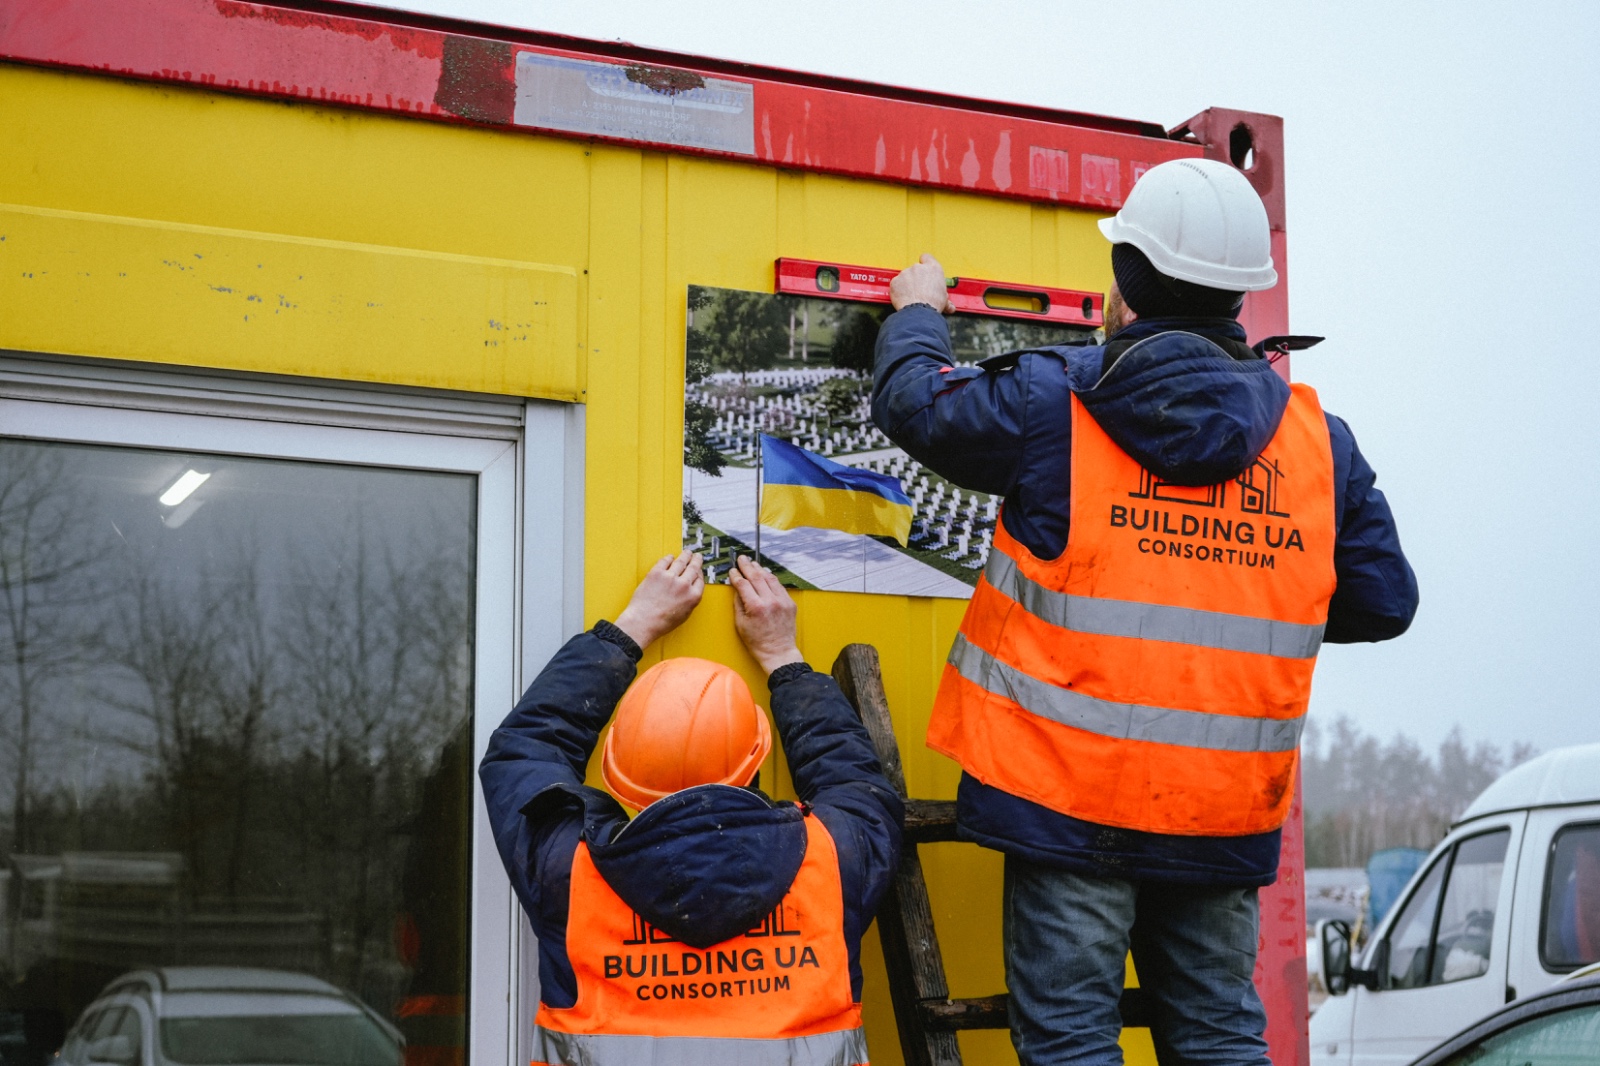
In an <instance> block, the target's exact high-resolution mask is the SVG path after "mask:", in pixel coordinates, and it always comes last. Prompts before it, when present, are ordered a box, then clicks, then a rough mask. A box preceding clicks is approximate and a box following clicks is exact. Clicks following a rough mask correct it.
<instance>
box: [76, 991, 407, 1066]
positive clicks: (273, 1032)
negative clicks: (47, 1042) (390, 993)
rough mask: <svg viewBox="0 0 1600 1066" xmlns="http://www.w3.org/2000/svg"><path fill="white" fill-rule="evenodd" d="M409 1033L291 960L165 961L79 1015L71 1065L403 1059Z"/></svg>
mask: <svg viewBox="0 0 1600 1066" xmlns="http://www.w3.org/2000/svg"><path fill="white" fill-rule="evenodd" d="M403 1050H404V1040H403V1038H402V1037H401V1035H400V1032H399V1030H397V1029H396V1028H395V1027H394V1026H393V1025H391V1024H389V1023H388V1022H387V1021H385V1020H384V1019H383V1018H382V1017H381V1016H379V1015H378V1014H377V1013H376V1012H375V1011H373V1010H372V1009H371V1008H370V1007H368V1006H367V1005H366V1004H365V1003H363V1002H361V1000H359V999H357V998H356V997H355V996H352V995H350V994H349V993H348V992H344V991H342V990H340V989H338V988H336V987H334V986H333V985H331V984H329V983H328V982H326V981H322V980H319V979H318V978H315V977H311V976H309V975H307V974H301V973H291V972H289V971H286V970H260V969H251V968H246V967H228V966H168V967H162V968H159V969H152V970H137V971H134V972H131V973H127V974H124V975H122V976H121V977H118V978H117V979H116V980H114V981H112V982H111V983H110V984H109V985H107V986H106V987H105V989H104V990H103V991H102V992H101V993H100V995H99V997H98V998H97V999H96V1000H95V1001H94V1002H93V1003H91V1004H90V1005H89V1006H88V1008H86V1009H85V1010H84V1012H83V1013H82V1014H81V1015H79V1017H78V1020H77V1022H76V1023H75V1024H74V1025H73V1026H72V1029H71V1031H70V1032H69V1033H68V1034H67V1038H66V1043H65V1044H64V1045H63V1047H62V1049H61V1053H60V1055H59V1056H58V1057H57V1061H58V1062H61V1063H64V1064H70V1066H88V1064H90V1063H95V1064H104V1066H168V1064H171V1066H400V1062H401V1059H402V1056H403Z"/></svg>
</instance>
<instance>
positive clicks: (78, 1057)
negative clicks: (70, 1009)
mask: <svg viewBox="0 0 1600 1066" xmlns="http://www.w3.org/2000/svg"><path fill="white" fill-rule="evenodd" d="M99 1020H100V1017H99V1015H97V1014H95V1013H94V1012H92V1011H88V1012H85V1013H84V1014H83V1015H82V1016H80V1017H79V1018H78V1020H77V1023H76V1024H75V1025H73V1027H72V1029H71V1030H70V1031H69V1032H68V1033H67V1039H66V1042H65V1043H64V1044H62V1045H61V1057H62V1059H64V1060H65V1061H67V1062H82V1061H83V1051H84V1049H85V1048H86V1047H88V1046H89V1034H90V1033H91V1032H93V1031H94V1027H95V1025H96V1023H98V1022H99Z"/></svg>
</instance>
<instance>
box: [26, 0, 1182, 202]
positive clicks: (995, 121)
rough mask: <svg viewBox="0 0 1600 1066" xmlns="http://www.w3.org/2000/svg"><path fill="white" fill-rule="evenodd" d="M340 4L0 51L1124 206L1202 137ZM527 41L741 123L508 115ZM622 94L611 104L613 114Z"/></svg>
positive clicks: (175, 5) (268, 91)
mask: <svg viewBox="0 0 1600 1066" xmlns="http://www.w3.org/2000/svg"><path fill="white" fill-rule="evenodd" d="M349 10H350V9H342V8H334V7H325V8H319V9H317V10H306V9H299V8H287V7H277V6H271V5H266V4H256V3H246V2H242V0H33V2H32V3H29V4H25V5H4V7H3V8H0V56H4V57H5V58H9V59H15V60H20V61H24V62H30V63H40V64H45V65H50V66H60V67H68V68H75V69H83V70H95V71H104V72H107V73H112V74H119V75H127V76H131V77H137V78H148V79H154V80H158V81H168V82H183V83H189V84H194V85H198V86H203V87H206V88H212V89H220V90H226V91H232V92H240V93H247V94H254V95H265V96H274V97H287V98H293V99H301V100H311V101H316V102H324V103H331V104H338V105H344V106H350V107H359V108H370V109H373V110H378V111H385V112H391V113H403V114H408V115H413V116H418V117H425V118H431V119H436V120H440V121H448V122H467V123H472V124H476V125H486V126H499V127H516V128H527V129H541V130H548V131H550V132H556V133H558V134H561V135H565V136H577V137H582V138H584V139H590V138H593V139H598V140H611V141H618V142H622V143H629V144H644V145H649V146H652V147H665V148H668V149H669V150H673V151H683V152H691V153H695V154H702V155H712V156H720V157H724V158H745V159H752V160H755V161H760V162H768V163H773V164H776V165H778V166H782V167H786V168H794V169H799V170H811V171H820V172H823V173H832V174H845V175H850V176H854V177H867V178H877V179H881V180H885V181H892V182H896V183H900V184H910V185H921V186H931V187H936V188H947V189H969V190H972V191H975V192H981V193H986V194H989V195H997V196H1005V197H1015V198H1020V199H1025V200H1040V201H1055V202H1060V203H1067V204H1075V205H1080V206H1085V207H1094V208H1105V209H1114V208H1116V207H1118V206H1120V204H1121V203H1122V198H1123V196H1124V195H1125V194H1126V193H1127V191H1128V190H1129V189H1130V188H1131V187H1132V186H1133V182H1134V181H1135V180H1136V179H1137V177H1138V176H1139V174H1140V173H1142V172H1143V170H1144V169H1146V168H1148V167H1149V166H1152V165H1154V164H1156V163H1160V162H1164V161H1166V160H1168V159H1177V158H1185V157H1191V156H1198V155H1199V154H1200V153H1201V148H1200V147H1199V146H1198V145H1195V144H1190V143H1184V142H1179V141H1172V140H1167V139H1165V138H1160V137H1154V136H1145V135H1143V134H1142V132H1141V131H1144V130H1147V129H1149V127H1147V126H1145V125H1144V124H1140V123H1133V122H1126V121H1124V120H1116V119H1097V120H1090V119H1084V120H1083V121H1084V122H1086V123H1088V122H1092V123H1093V125H1092V126H1091V125H1074V124H1071V123H1070V122H1067V121H1053V120H1051V118H1050V117H1049V116H1050V114H1051V113H1050V112H1047V111H1043V110H1041V109H1030V108H1019V107H1014V106H1011V105H1001V104H995V105H985V104H982V103H979V102H976V101H962V100H959V99H957V98H950V97H940V96H938V95H937V94H925V93H924V94H919V93H914V92H910V91H906V90H892V89H886V88H874V87H871V86H865V85H861V84H858V83H852V82H847V81H843V80H840V79H825V78H814V77H809V76H804V75H789V74H785V73H783V72H779V71H771V70H767V69H764V68H755V67H743V66H741V65H738V64H726V63H716V62H713V61H704V62H700V63H696V62H695V61H692V60H690V61H687V62H686V64H685V65H670V64H661V63H642V62H639V61H637V60H630V59H629V58H628V56H627V55H626V54H625V53H626V50H625V49H621V48H619V47H618V46H602V45H599V44H596V45H595V46H594V47H593V49H592V50H591V49H589V48H586V47H584V46H583V45H582V43H581V42H568V41H566V40H565V39H562V40H561V43H562V44H568V45H570V46H568V47H552V46H550V45H548V44H536V43H530V42H529V41H528V40H527V38H528V37H529V36H530V35H506V36H486V35H484V34H485V33H488V32H493V33H499V32H500V31H486V30H483V29H481V28H480V29H477V30H476V31H474V32H458V31H457V27H458V26H459V24H455V23H439V22H437V21H433V20H410V21H409V22H406V21H389V20H388V19H389V16H387V15H386V16H385V18H384V20H379V19H375V18H371V17H358V16H355V15H352V14H349V13H347V12H348V11H349ZM396 17H398V16H396ZM447 27H448V28H447ZM550 40H552V41H553V40H556V39H555V38H550ZM523 53H531V54H532V55H533V56H535V57H559V58H565V59H573V60H578V61H580V64H579V66H580V67H582V68H583V69H576V68H575V72H569V73H568V74H567V76H568V78H569V82H570V84H581V83H582V81H583V79H584V77H585V74H584V70H587V71H588V72H589V74H590V75H591V76H592V75H594V74H595V73H596V72H599V73H600V74H604V73H605V72H606V71H608V70H615V71H616V74H615V75H612V76H611V80H613V81H615V82H616V84H617V85H619V86H621V88H622V90H624V91H625V92H628V93H634V94H636V96H637V97H639V98H642V102H643V103H644V104H645V105H646V106H645V107H643V108H642V110H645V111H651V110H654V111H656V112H661V113H665V112H666V110H667V109H668V108H669V107H670V106H671V104H672V102H673V101H674V100H675V99H681V101H689V100H690V97H692V96H693V95H695V94H694V93H693V92H691V93H690V96H685V97H681V98H680V95H679V94H682V93H684V92H685V91H687V90H694V89H697V88H699V87H701V86H702V84H703V82H704V80H705V79H706V78H708V77H711V78H722V79H724V81H725V82H726V83H729V84H731V85H734V86H736V87H738V92H739V93H744V94H746V95H744V96H743V97H741V99H743V100H744V101H746V102H745V103H744V104H741V105H740V106H741V107H745V108H747V110H744V111H741V112H739V114H738V115H737V116H736V117H728V115H729V112H728V109H727V108H723V109H722V110H721V111H720V112H719V111H718V109H717V108H715V107H704V106H699V105H697V104H694V103H687V104H686V106H687V108H688V109H687V110H682V111H680V112H679V114H680V115H686V116H688V120H689V122H690V125H691V127H693V126H694V123H696V122H698V123H701V124H703V125H704V128H705V129H706V130H710V129H712V127H716V129H717V130H720V131H724V132H725V131H726V130H729V129H732V128H733V127H735V126H739V125H740V124H741V123H742V124H743V126H742V127H741V131H740V137H738V138H734V139H733V140H727V139H726V138H723V139H718V138H722V137H723V134H722V133H715V134H713V133H706V134H704V135H698V136H699V139H698V140H696V139H695V138H696V136H697V134H695V132H694V129H693V128H691V132H690V136H689V139H688V140H687V141H685V140H681V139H680V140H678V141H677V142H674V141H672V140H671V139H670V138H669V137H668V136H665V135H659V136H658V135H657V131H656V130H655V129H654V128H653V127H649V126H648V125H645V126H635V127H632V128H625V129H621V130H616V129H609V131H608V130H607V129H600V128H598V127H596V126H594V125H589V126H580V127H579V128H574V127H573V126H572V125H570V124H569V125H568V126H566V127H565V128H557V127H552V126H551V125H550V124H549V123H548V122H547V121H540V119H539V116H537V115H535V116H533V117H529V116H528V115H527V114H524V115H520V116H519V115H518V113H517V57H518V55H520V54H523ZM639 54H640V55H646V53H643V52H640V53H639ZM595 64H603V66H595ZM524 65H525V66H529V67H530V68H531V69H532V70H533V73H534V75H535V76H539V75H541V74H542V73H543V72H546V71H548V70H549V69H550V67H551V64H549V63H548V62H547V63H544V64H540V63H537V62H534V63H532V64H529V63H528V61H524ZM706 91H711V90H710V89H708V90H706ZM735 95H737V93H736V94H735ZM628 103H629V101H627V100H623V101H622V103H621V104H618V105H617V107H618V111H619V113H621V112H623V111H626V110H628V107H627V106H624V105H627V104H628ZM638 103H639V100H638V99H636V100H634V101H633V105H637V104H638ZM600 104H601V105H602V106H604V105H605V101H604V100H601V101H600ZM632 110H633V111H635V112H637V111H639V110H641V108H640V107H638V106H632ZM719 115H720V116H721V117H718V116H719ZM1035 116H1037V117H1035ZM1062 117H1063V119H1066V118H1074V117H1075V116H1071V115H1069V114H1066V113H1063V116H1062ZM585 121H588V120H585ZM1095 127H1099V128H1095ZM736 141H737V143H735V142H736Z"/></svg>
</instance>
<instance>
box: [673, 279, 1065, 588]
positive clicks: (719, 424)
mask: <svg viewBox="0 0 1600 1066" xmlns="http://www.w3.org/2000/svg"><path fill="white" fill-rule="evenodd" d="M688 299H689V307H688V330H687V337H686V341H685V345H686V359H685V382H684V430H683V545H684V547H686V548H690V549H692V550H694V551H698V552H701V553H703V554H704V555H705V558H706V564H705V565H706V580H707V581H709V582H711V583H714V584H726V583H727V573H728V570H729V569H730V568H731V567H732V565H733V561H734V559H735V558H737V556H739V555H741V554H743V555H748V556H751V557H755V556H756V544H757V540H758V537H759V542H760V558H761V561H762V563H763V564H764V565H766V566H768V567H770V568H771V569H772V570H773V572H774V573H776V574H777V575H778V576H779V578H781V579H782V581H783V583H784V584H785V585H786V586H788V587H790V588H798V589H830V590H834V591H839V592H867V593H878V594H887V595H900V596H943V597H949V598H957V599H966V598H968V597H970V596H971V595H972V589H973V587H974V586H975V585H976V584H977V582H978V575H979V573H981V572H982V570H983V567H984V565H985V564H986V563H987V562H988V559H989V551H990V545H991V543H992V541H993V539H994V532H995V523H996V521H997V520H998V518H999V512H1000V504H1001V500H1000V498H999V497H997V496H992V495H990V494H988V493H983V492H973V491H971V490H969V489H966V488H964V487H962V486H960V485H957V484H954V483H953V482H949V481H946V480H945V479H944V478H942V477H940V476H939V475H938V474H936V473H934V472H933V471H932V470H929V469H927V468H926V467H924V466H922V465H921V464H920V463H918V462H916V461H915V460H913V459H911V457H910V456H908V455H906V453H905V452H904V451H902V450H901V449H900V448H898V447H896V446H895V445H894V444H893V443H892V442H891V441H890V440H889V439H888V438H887V437H885V436H884V435H883V434H882V433H881V432H880V431H879V430H878V429H877V427H876V426H874V425H873V424H872V417H871V412H870V409H869V408H870V393H871V387H872V358H873V348H874V345H875V344H876V341H877V337H878V327H879V325H880V324H881V323H882V321H883V320H884V318H886V317H887V316H888V315H889V313H890V309H889V308H888V307H886V306H880V305H876V304H864V303H852V302H847V301H842V300H827V299H818V298H807V297H799V296H784V295H778V294H774V293H764V292H745V291H742V290H736V289H717V288H706V287H702V286H690V287H689V298H688ZM949 322H950V329H951V339H952V342H953V348H954V353H953V354H954V356H955V359H956V361H957V363H958V364H961V365H971V364H973V363H976V362H978V361H979V360H982V359H987V358H990V357H991V356H995V355H1001V354H1003V353H1005V352H1008V351H1015V350H1017V349H1021V348H1035V347H1042V346H1046V345H1060V344H1083V343H1089V342H1092V341H1093V338H1094V334H1093V333H1092V332H1091V331H1089V330H1085V329H1083V328H1081V327H1073V326H1058V325H1053V324H1051V325H1047V324H1042V323H1034V322H1026V321H1018V320H1015V319H1006V318H990V317H985V316H977V315H956V316H952V317H951V318H950V319H949Z"/></svg>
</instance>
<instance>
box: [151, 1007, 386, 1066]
mask: <svg viewBox="0 0 1600 1066" xmlns="http://www.w3.org/2000/svg"><path fill="white" fill-rule="evenodd" d="M161 1053H162V1054H163V1055H165V1056H166V1057H167V1059H169V1060H170V1061H172V1062H179V1063H184V1064H185V1066H399V1063H400V1047H399V1045H398V1044H397V1043H396V1042H395V1041H394V1040H393V1039H391V1038H390V1037H389V1035H388V1034H387V1033H385V1032H384V1031H383V1030H382V1029H381V1028H379V1027H378V1025H377V1024H376V1023H375V1022H373V1021H372V1019H370V1018H368V1017H366V1016H365V1015H363V1014H301V1015H282V1014H277V1015H264V1014H257V1015H234V1016H231V1017H215V1018H164V1019H162V1021H161Z"/></svg>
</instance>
